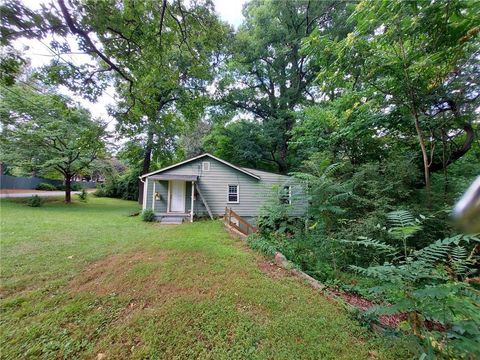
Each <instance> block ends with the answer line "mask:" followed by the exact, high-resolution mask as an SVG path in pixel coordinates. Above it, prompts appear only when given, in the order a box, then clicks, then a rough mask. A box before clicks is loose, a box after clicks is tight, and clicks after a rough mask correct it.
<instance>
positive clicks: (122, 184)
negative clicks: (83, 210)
mask: <svg viewBox="0 0 480 360" xmlns="http://www.w3.org/2000/svg"><path fill="white" fill-rule="evenodd" d="M139 176H140V172H139V171H137V170H132V171H130V172H128V173H126V174H125V175H122V176H113V177H111V178H109V179H107V181H106V182H105V183H104V184H102V185H99V186H98V187H97V190H96V191H95V196H98V197H112V198H119V199H124V200H137V199H138V177H139Z"/></svg>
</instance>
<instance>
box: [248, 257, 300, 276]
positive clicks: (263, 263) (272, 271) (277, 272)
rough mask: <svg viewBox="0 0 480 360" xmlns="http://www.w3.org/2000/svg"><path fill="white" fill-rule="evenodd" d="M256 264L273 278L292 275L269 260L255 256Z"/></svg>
mask: <svg viewBox="0 0 480 360" xmlns="http://www.w3.org/2000/svg"><path fill="white" fill-rule="evenodd" d="M257 266H258V268H259V269H260V270H261V271H262V272H263V273H264V274H267V275H268V276H270V277H271V278H274V279H282V278H286V277H292V276H293V275H292V273H291V272H290V271H288V270H285V269H284V268H281V267H279V266H278V265H276V264H275V263H273V262H271V261H267V260H265V259H261V258H257Z"/></svg>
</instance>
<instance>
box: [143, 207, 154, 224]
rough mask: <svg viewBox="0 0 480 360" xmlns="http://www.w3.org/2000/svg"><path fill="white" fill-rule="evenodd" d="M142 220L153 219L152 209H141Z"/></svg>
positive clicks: (149, 220)
mask: <svg viewBox="0 0 480 360" xmlns="http://www.w3.org/2000/svg"><path fill="white" fill-rule="evenodd" d="M142 220H143V221H147V222H152V221H155V213H154V212H153V210H152V209H145V210H143V211H142Z"/></svg>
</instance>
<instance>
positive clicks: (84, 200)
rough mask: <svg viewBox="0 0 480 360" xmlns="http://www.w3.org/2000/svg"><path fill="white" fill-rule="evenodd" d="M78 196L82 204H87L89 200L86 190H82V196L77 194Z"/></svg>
mask: <svg viewBox="0 0 480 360" xmlns="http://www.w3.org/2000/svg"><path fill="white" fill-rule="evenodd" d="M77 196H78V198H79V199H80V201H82V202H87V200H88V192H87V191H86V190H85V189H84V188H82V191H81V192H80V194H77Z"/></svg>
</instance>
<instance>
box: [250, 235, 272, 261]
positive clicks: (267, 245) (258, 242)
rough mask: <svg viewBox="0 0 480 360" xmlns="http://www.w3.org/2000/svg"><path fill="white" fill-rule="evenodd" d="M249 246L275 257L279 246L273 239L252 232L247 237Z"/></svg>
mask: <svg viewBox="0 0 480 360" xmlns="http://www.w3.org/2000/svg"><path fill="white" fill-rule="evenodd" d="M247 243H248V246H250V248H251V249H253V250H255V251H258V252H260V253H262V254H264V255H266V256H270V257H273V256H274V255H275V253H276V252H277V251H278V249H277V247H276V246H275V245H274V244H273V242H272V241H268V240H267V239H265V237H264V236H262V235H260V234H252V235H250V236H249V237H248V238H247Z"/></svg>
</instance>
